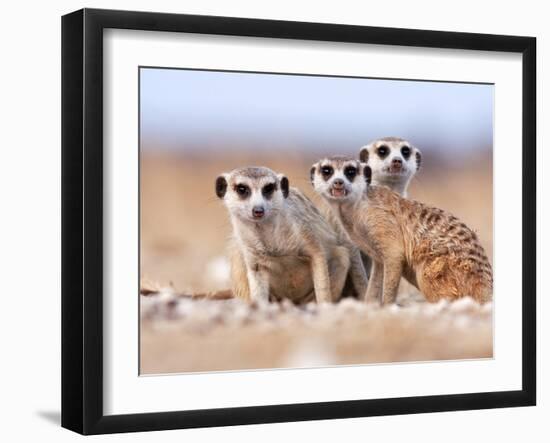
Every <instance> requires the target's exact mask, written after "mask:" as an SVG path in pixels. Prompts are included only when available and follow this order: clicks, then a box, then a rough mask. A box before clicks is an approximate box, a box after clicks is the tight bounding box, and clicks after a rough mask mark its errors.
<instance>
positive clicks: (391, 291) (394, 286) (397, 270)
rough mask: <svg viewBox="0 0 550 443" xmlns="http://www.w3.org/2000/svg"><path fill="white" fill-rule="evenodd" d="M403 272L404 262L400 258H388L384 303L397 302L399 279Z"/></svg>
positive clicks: (383, 294)
mask: <svg viewBox="0 0 550 443" xmlns="http://www.w3.org/2000/svg"><path fill="white" fill-rule="evenodd" d="M402 274H403V264H402V262H401V261H400V260H387V261H386V262H385V263H384V290H383V293H382V304H392V303H395V300H396V298H397V290H398V289H399V281H400V280H401V275H402Z"/></svg>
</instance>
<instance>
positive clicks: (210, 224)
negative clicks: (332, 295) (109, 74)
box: [140, 68, 494, 292]
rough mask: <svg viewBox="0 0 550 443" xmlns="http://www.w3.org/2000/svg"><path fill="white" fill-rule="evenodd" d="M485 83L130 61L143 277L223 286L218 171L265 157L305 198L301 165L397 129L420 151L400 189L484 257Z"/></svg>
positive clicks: (349, 151) (489, 96)
mask: <svg viewBox="0 0 550 443" xmlns="http://www.w3.org/2000/svg"><path fill="white" fill-rule="evenodd" d="M493 93H494V89H493V86H492V85H486V84H464V83H448V82H431V81H406V80H381V79H366V78H342V77H316V76H300V75H281V74H255V73H237V72H219V71H194V70H182V69H156V68H142V69H141V70H140V154H141V156H140V159H141V160H140V161H141V195H140V198H141V214H140V215H141V263H140V267H141V276H142V280H146V281H150V282H155V283H156V284H159V285H161V286H163V285H166V286H168V285H172V286H173V287H174V288H175V289H177V290H179V291H190V292H202V291H213V290H219V289H226V288H228V287H229V281H228V267H227V263H226V261H225V258H224V252H225V244H226V241H227V238H228V236H229V235H230V224H229V221H228V217H227V213H226V211H225V208H224V207H223V205H222V203H221V202H220V201H218V199H217V198H216V196H215V194H214V180H215V178H216V177H217V176H218V175H219V174H220V173H221V172H223V171H228V170H231V169H233V168H235V167H240V166H246V165H249V166H252V165H263V166H267V167H270V168H272V169H274V170H275V171H278V172H284V173H285V174H286V175H287V176H288V177H289V179H290V182H291V185H293V186H296V187H298V188H300V189H301V190H302V191H304V192H305V193H306V194H307V195H309V196H310V197H312V198H314V199H315V198H316V196H314V195H313V192H312V189H311V185H310V183H309V168H310V166H311V164H312V163H314V162H315V161H316V160H318V159H319V158H320V157H322V156H324V155H332V154H344V155H351V156H357V154H358V152H359V148H360V147H361V146H363V145H365V144H367V143H368V142H370V141H371V140H373V139H376V138H380V137H384V136H398V137H403V138H405V139H407V140H409V141H410V142H411V143H412V144H414V145H415V146H417V147H418V148H420V149H421V150H422V153H423V163H422V168H421V170H420V172H419V174H418V175H417V177H416V178H415V179H414V181H413V182H412V183H411V187H410V188H409V196H410V197H411V198H414V199H416V200H420V201H423V202H425V203H429V204H431V205H435V206H438V207H441V208H443V209H445V210H447V211H450V212H452V213H454V214H455V215H456V216H458V217H459V218H461V219H462V220H463V221H464V222H465V223H466V224H468V225H469V226H470V227H471V228H473V229H474V230H476V231H477V232H478V234H479V237H480V239H481V241H482V244H483V246H484V247H485V249H486V251H487V254H488V255H489V258H490V259H491V260H492V235H493V228H492V224H493V212H492V205H493V204H492V201H493V200H492V191H493V189H492V174H493V171H492V146H493Z"/></svg>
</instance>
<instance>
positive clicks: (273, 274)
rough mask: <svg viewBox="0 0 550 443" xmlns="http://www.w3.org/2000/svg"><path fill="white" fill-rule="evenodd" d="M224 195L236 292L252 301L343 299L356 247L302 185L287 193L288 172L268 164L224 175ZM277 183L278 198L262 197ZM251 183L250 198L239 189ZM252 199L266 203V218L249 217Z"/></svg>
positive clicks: (302, 301)
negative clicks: (283, 185) (237, 193)
mask: <svg viewBox="0 0 550 443" xmlns="http://www.w3.org/2000/svg"><path fill="white" fill-rule="evenodd" d="M223 177H225V180H226V183H227V191H226V194H225V195H224V196H223V199H224V202H225V204H226V206H227V208H228V210H229V214H230V218H231V222H232V225H233V235H232V238H231V240H230V244H229V259H230V263H231V281H232V290H233V293H234V295H235V296H236V297H238V298H241V299H244V300H248V301H260V302H261V301H267V300H277V301H278V300H282V299H285V298H287V299H290V300H292V301H293V302H295V303H305V302H308V301H311V300H316V301H318V302H333V301H337V300H338V299H339V298H340V297H341V294H342V290H343V287H344V284H345V281H346V277H347V275H348V273H349V269H350V250H349V249H348V245H347V244H346V243H345V242H343V241H342V240H341V239H340V238H339V237H338V235H337V234H336V233H335V232H334V230H333V229H332V227H331V226H330V224H329V223H328V222H327V221H326V220H325V219H324V218H323V216H322V215H321V214H320V212H319V211H318V210H317V208H316V207H315V205H314V204H313V203H312V202H311V201H310V200H309V199H308V198H307V197H306V196H305V195H303V194H302V193H301V192H300V191H299V190H298V189H295V188H290V189H289V192H288V196H287V197H286V198H285V197H284V196H283V195H282V192H281V180H282V176H280V175H277V174H275V173H274V172H273V171H271V170H269V169H267V168H243V169H239V170H235V171H232V172H230V173H228V174H224V176H223ZM267 182H270V183H272V182H274V183H277V190H276V192H275V193H274V194H273V197H271V198H270V199H266V198H265V197H262V196H261V189H262V186H264V185H265V183H267ZM239 183H246V185H247V186H249V187H250V189H251V196H250V197H249V198H247V199H242V198H238V197H235V191H234V187H235V186H236V185H238V184H239ZM248 200H254V201H255V202H256V203H255V204H262V205H265V206H266V208H269V209H266V210H267V214H266V217H265V219H262V220H252V219H249V217H248V215H247V214H248V211H249V207H248V206H247V205H249V203H248Z"/></svg>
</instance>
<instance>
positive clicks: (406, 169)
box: [359, 137, 422, 197]
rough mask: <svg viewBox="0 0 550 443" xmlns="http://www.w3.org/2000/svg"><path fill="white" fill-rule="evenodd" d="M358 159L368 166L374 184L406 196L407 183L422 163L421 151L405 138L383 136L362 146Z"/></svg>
mask: <svg viewBox="0 0 550 443" xmlns="http://www.w3.org/2000/svg"><path fill="white" fill-rule="evenodd" d="M359 160H361V161H362V162H363V163H366V164H367V165H368V166H370V168H371V170H372V184H373V185H374V186H381V185H383V186H387V187H388V188H390V189H392V190H393V191H395V192H397V193H398V194H400V195H401V196H402V197H406V196H407V188H408V187H409V183H410V182H411V180H412V178H413V177H414V176H415V174H416V173H417V172H418V170H419V169H420V165H421V164H422V153H421V152H420V150H419V149H418V148H416V147H415V146H413V145H412V144H411V143H409V142H408V141H407V140H404V139H402V138H399V137H384V138H381V139H378V140H374V141H372V142H370V143H369V144H368V145H366V146H363V147H362V148H361V150H360V151H359Z"/></svg>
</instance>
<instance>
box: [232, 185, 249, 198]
mask: <svg viewBox="0 0 550 443" xmlns="http://www.w3.org/2000/svg"><path fill="white" fill-rule="evenodd" d="M234 189H235V192H236V193H237V195H238V196H239V197H241V198H247V197H248V196H249V195H250V188H249V187H248V186H247V185H243V184H242V183H239V184H237V185H235V188H234Z"/></svg>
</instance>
